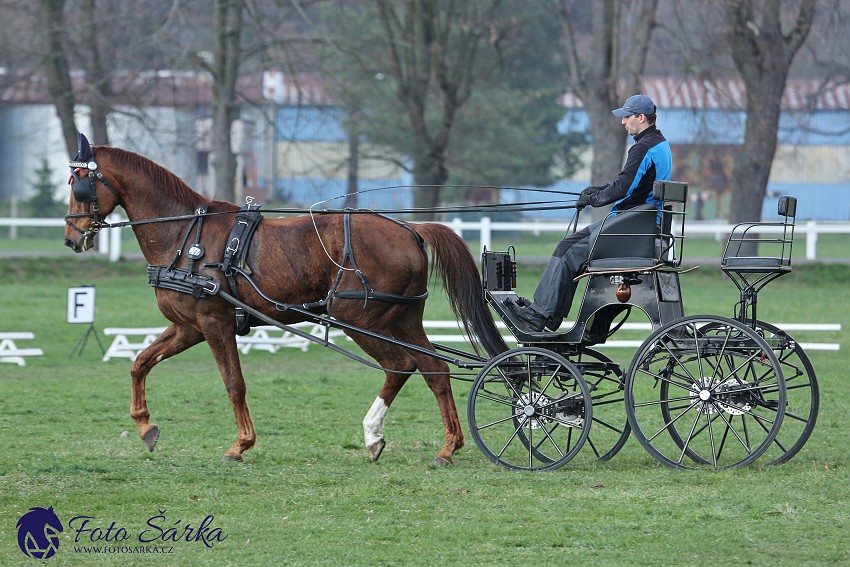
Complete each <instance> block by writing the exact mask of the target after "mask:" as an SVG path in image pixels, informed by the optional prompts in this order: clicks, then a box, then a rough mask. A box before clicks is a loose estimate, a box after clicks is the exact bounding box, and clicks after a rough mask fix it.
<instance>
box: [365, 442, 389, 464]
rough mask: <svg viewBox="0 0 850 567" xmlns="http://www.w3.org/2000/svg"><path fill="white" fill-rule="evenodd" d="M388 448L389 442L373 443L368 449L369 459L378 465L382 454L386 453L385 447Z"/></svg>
mask: <svg viewBox="0 0 850 567" xmlns="http://www.w3.org/2000/svg"><path fill="white" fill-rule="evenodd" d="M386 446H387V442H386V441H384V440H383V439H381V440H380V441H377V442H375V443H372V444H371V445H369V446H368V447H366V449H367V450H368V451H369V458H370V459H372V462H373V463H377V462H378V459H380V458H381V453H383V452H384V447H386Z"/></svg>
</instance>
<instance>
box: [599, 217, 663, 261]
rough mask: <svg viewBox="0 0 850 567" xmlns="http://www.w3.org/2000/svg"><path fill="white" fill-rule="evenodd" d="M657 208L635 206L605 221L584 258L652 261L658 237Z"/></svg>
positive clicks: (655, 252)
mask: <svg viewBox="0 0 850 567" xmlns="http://www.w3.org/2000/svg"><path fill="white" fill-rule="evenodd" d="M657 220H658V207H657V205H655V204H653V203H649V204H646V205H639V206H637V207H634V208H632V209H628V210H626V211H622V212H620V213H619V214H617V215H616V216H613V217H608V218H606V219H605V220H604V221H603V223H602V226H601V227H600V229H599V232H598V234H597V235H596V238H595V239H594V241H593V245H592V247H591V250H590V254H589V255H588V261H592V260H595V259H600V258H655V257H656V254H657V250H656V241H655V239H656V236H657V235H658V224H657Z"/></svg>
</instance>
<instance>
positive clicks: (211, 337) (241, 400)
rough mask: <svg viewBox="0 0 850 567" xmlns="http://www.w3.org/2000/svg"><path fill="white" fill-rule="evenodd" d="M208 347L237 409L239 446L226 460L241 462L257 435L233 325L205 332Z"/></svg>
mask: <svg viewBox="0 0 850 567" xmlns="http://www.w3.org/2000/svg"><path fill="white" fill-rule="evenodd" d="M205 333H206V338H207V344H208V345H209V346H210V350H211V351H212V354H213V357H214V358H215V361H216V363H217V364H218V369H219V371H220V372H221V378H222V380H223V381H224V387H225V388H226V389H227V395H228V396H229V397H230V403H231V404H232V405H233V414H234V415H235V417H236V442H235V443H233V446H231V447H230V449H228V450H227V451H225V453H224V458H225V459H226V460H234V461H241V460H242V453H244V452H245V451H247V450H248V449H250V448H251V447H253V446H254V444H255V443H256V442H257V431H256V430H255V429H254V422H253V421H252V420H251V412H250V411H249V410H248V402H247V400H246V397H245V394H246V388H245V378H244V376H243V375H242V366H241V365H240V363H239V351H238V350H237V348H236V338H235V336H234V332H233V324H232V323H228V324H227V325H223V326H222V327H219V328H215V329H205Z"/></svg>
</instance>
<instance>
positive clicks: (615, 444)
mask: <svg viewBox="0 0 850 567" xmlns="http://www.w3.org/2000/svg"><path fill="white" fill-rule="evenodd" d="M570 362H572V363H573V364H575V365H576V368H578V369H579V371H580V372H581V375H582V378H584V381H585V382H587V387H588V388H589V389H590V398H591V401H592V402H593V424H592V426H591V428H590V434H589V435H588V436H587V442H586V443H585V445H584V450H583V451H582V455H585V454H592V455H593V456H594V457H595V458H597V459H599V460H600V461H607V460H608V459H610V458H611V457H613V456H614V455H616V454H617V452H619V450H620V449H622V448H623V445H625V444H626V441H628V439H629V435H630V433H631V427H629V422H628V416H627V415H626V402H625V397H626V396H625V381H624V380H623V370H622V369H621V368H620V365H619V364H617V363H616V362H614V361H613V360H611V359H610V358H608V357H607V356H605V355H604V354H602V353H601V352H599V351H597V350H593V349H590V348H587V349H584V350H582V351H581V353H580V354H578V355H577V356H575V357H571V358H570Z"/></svg>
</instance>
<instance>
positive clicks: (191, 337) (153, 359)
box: [130, 323, 204, 452]
mask: <svg viewBox="0 0 850 567" xmlns="http://www.w3.org/2000/svg"><path fill="white" fill-rule="evenodd" d="M203 340H204V337H203V335H201V334H200V333H198V332H196V331H194V330H193V329H190V328H187V327H181V326H178V325H177V324H175V323H172V324H171V325H170V326H169V327H168V328H166V329H165V331H163V332H162V334H161V335H160V336H159V337H157V338H156V340H155V341H154V342H152V343H151V344H150V345H149V346H148V347H147V348H146V349H145V350H143V351H142V352H141V353H140V354H139V356H138V357H136V360H135V361H134V362H133V367H132V368H131V369H130V377H131V381H132V394H131V399H130V417H132V418H133V421H134V422H135V423H136V429H138V431H139V436H140V437H141V438H142V441H144V443H145V446H146V447H147V449H148V451H150V452H153V450H154V448H156V443H157V441H158V440H159V427H157V426H156V424H153V423H150V416H151V414H150V410H149V409H148V402H147V398H146V396H145V382H146V380H147V377H148V374H149V373H150V371H151V369H152V368H153V367H154V366H156V365H157V364H159V363H160V362H162V361H163V360H165V359H167V358H170V357H172V356H174V355H176V354H179V353H181V352H183V351H184V350H186V349H187V348H189V347H191V346H194V345H196V344H198V343H200V342H201V341H203Z"/></svg>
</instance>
